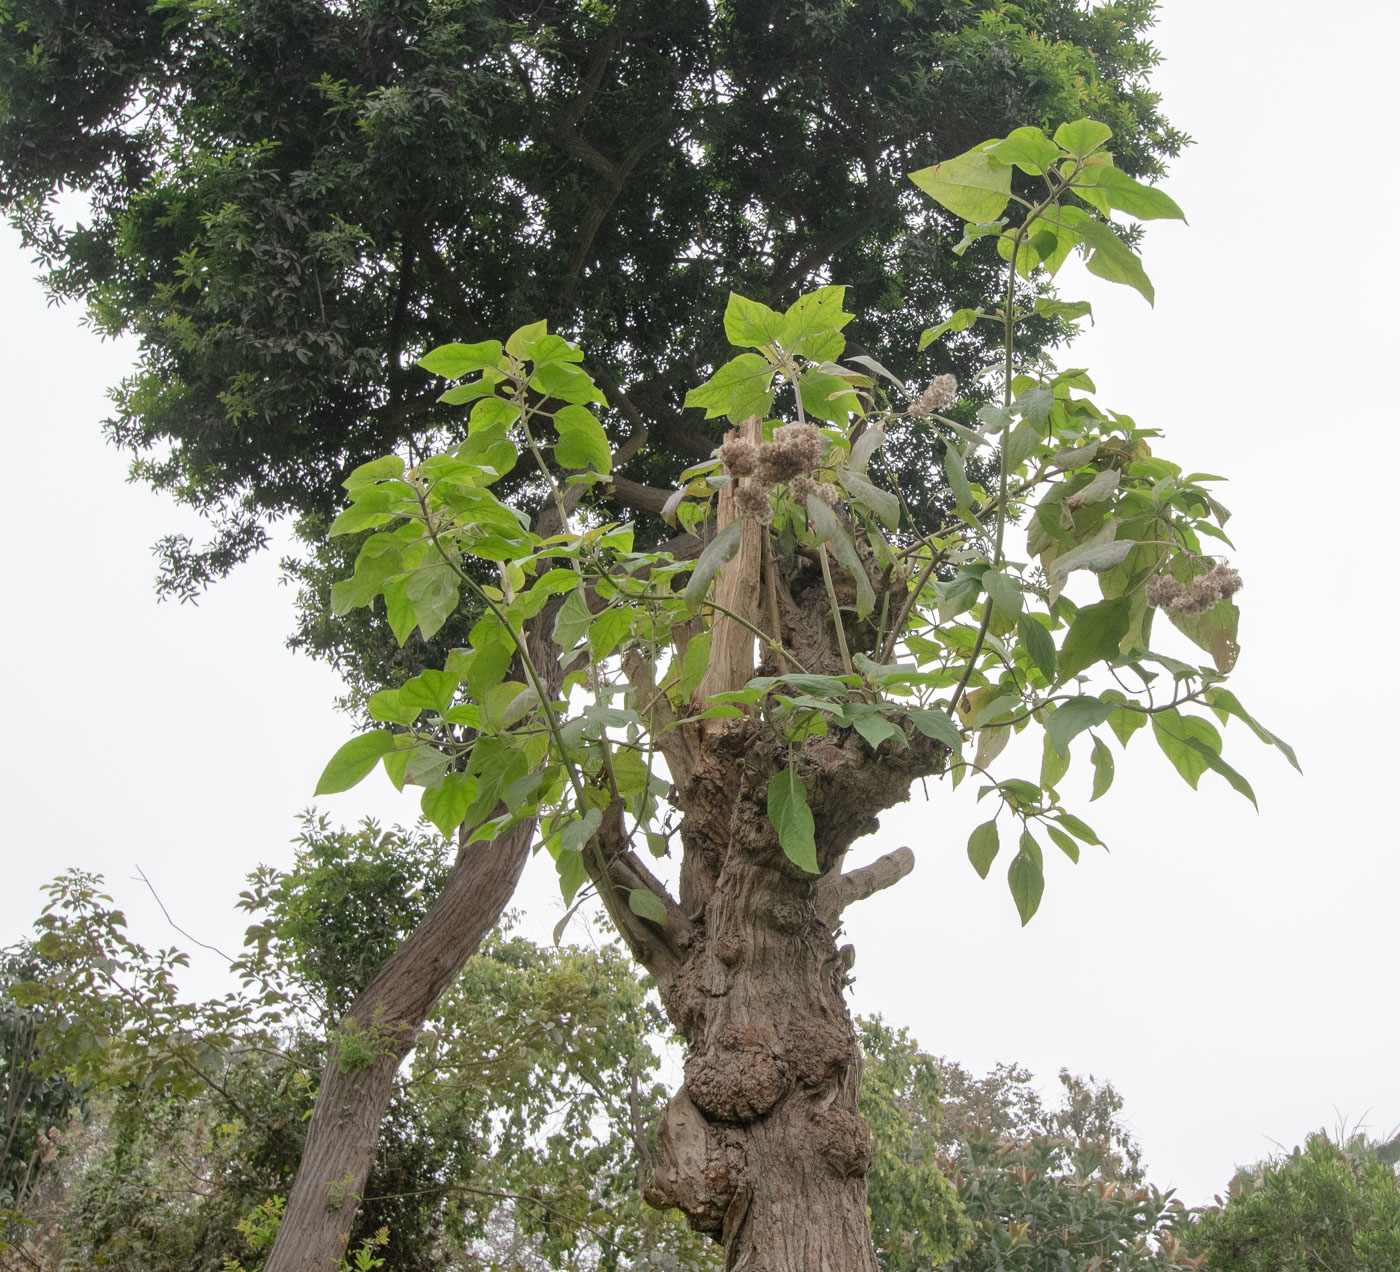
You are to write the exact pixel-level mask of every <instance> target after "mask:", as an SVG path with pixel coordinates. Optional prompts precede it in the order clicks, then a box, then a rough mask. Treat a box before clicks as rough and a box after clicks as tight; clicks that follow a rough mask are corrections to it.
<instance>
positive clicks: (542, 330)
mask: <svg viewBox="0 0 1400 1272" xmlns="http://www.w3.org/2000/svg"><path fill="white" fill-rule="evenodd" d="M548 331H549V324H548V323H547V322H545V320H544V319H543V318H541V319H540V320H539V321H538V322H532V323H527V324H526V325H525V326H523V327H517V328H516V329H515V330H514V331H513V332H511V334H510V337H509V338H508V339H507V340H506V352H507V353H508V354H510V355H511V357H513V358H528V357H529V356H530V350H529V348H528V346H529V345H531V344H533V343H534V342H535V341H536V340H540V339H542V338H543V337H544V336H545V334H546V333H547V332H548Z"/></svg>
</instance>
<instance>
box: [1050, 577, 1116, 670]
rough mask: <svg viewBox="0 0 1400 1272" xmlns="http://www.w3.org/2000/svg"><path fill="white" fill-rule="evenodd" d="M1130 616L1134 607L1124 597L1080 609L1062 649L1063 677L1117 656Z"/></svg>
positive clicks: (1061, 668)
mask: <svg viewBox="0 0 1400 1272" xmlns="http://www.w3.org/2000/svg"><path fill="white" fill-rule="evenodd" d="M1130 618H1131V606H1130V604H1129V602H1128V599H1127V598H1126V597H1122V596H1120V597H1117V598H1116V599H1114V600H1111V601H1100V602H1099V603H1098V604H1097V605H1086V606H1085V607H1084V608H1083V609H1081V610H1080V611H1079V613H1078V614H1076V615H1075V618H1074V622H1073V623H1071V624H1070V629H1069V634H1068V635H1067V636H1066V637H1065V643H1064V645H1063V646H1061V648H1060V659H1059V662H1060V677H1059V678H1060V680H1061V681H1064V680H1068V679H1070V678H1071V677H1072V676H1077V675H1078V674H1079V673H1080V672H1081V671H1084V670H1086V669H1087V668H1089V667H1092V666H1093V665H1094V664H1095V663H1096V662H1099V661H1101V660H1112V659H1114V658H1117V657H1118V647H1119V645H1120V644H1121V643H1122V641H1123V637H1124V636H1125V635H1126V634H1127V631H1128V622H1129V619H1130Z"/></svg>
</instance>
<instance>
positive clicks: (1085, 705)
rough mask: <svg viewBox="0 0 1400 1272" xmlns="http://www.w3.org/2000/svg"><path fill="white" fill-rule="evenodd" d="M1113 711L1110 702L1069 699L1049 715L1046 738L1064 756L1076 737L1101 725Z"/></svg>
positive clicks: (1087, 697) (1092, 699)
mask: <svg viewBox="0 0 1400 1272" xmlns="http://www.w3.org/2000/svg"><path fill="white" fill-rule="evenodd" d="M1113 711H1114V706H1113V704H1112V703H1111V702H1100V701H1099V699H1097V698H1091V697H1089V696H1087V695H1085V696H1083V697H1079V698H1071V699H1070V700H1069V701H1068V702H1062V703H1060V705H1059V706H1057V707H1056V708H1055V710H1054V711H1052V712H1051V713H1050V717H1049V719H1048V720H1047V721H1046V723H1045V732H1046V736H1047V737H1049V739H1050V744H1051V745H1052V746H1053V747H1054V748H1055V750H1057V751H1058V752H1059V753H1060V754H1061V755H1064V754H1066V753H1067V752H1068V751H1069V744H1070V742H1071V741H1073V740H1074V738H1075V737H1076V736H1078V735H1079V734H1080V733H1083V732H1084V730H1085V729H1092V728H1093V727H1094V726H1095V725H1096V724H1102V723H1103V722H1104V721H1105V720H1107V719H1108V717H1109V716H1111V715H1112V714H1113Z"/></svg>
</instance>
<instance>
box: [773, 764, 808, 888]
mask: <svg viewBox="0 0 1400 1272" xmlns="http://www.w3.org/2000/svg"><path fill="white" fill-rule="evenodd" d="M768 820H769V821H771V822H772V823H773V829H774V830H776V831H777V832H778V843H779V844H781V845H782V849H783V852H784V854H785V855H786V856H787V858H788V860H789V861H791V862H792V863H793V864H794V865H797V866H800V867H801V868H802V869H803V870H805V871H806V872H807V873H808V874H820V873H821V867H820V866H819V865H818V864H817V841H816V824H815V823H814V822H813V820H812V810H811V808H809V807H808V805H807V788H806V786H805V785H804V784H803V782H802V779H801V778H800V777H799V776H798V775H797V774H796V773H794V772H793V771H792V770H791V769H783V770H781V771H780V772H777V773H774V774H773V776H772V777H771V778H770V779H769V781H768Z"/></svg>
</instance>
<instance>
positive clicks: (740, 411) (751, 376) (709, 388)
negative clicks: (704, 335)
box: [685, 353, 774, 424]
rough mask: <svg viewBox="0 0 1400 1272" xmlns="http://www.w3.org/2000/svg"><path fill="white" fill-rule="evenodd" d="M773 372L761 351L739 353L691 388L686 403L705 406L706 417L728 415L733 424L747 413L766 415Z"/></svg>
mask: <svg viewBox="0 0 1400 1272" xmlns="http://www.w3.org/2000/svg"><path fill="white" fill-rule="evenodd" d="M773 374H774V369H773V365H772V363H770V362H769V361H768V359H767V358H765V357H764V356H763V355H762V354H761V353H741V354H740V355H739V356H738V357H737V358H731V359H730V360H729V361H728V362H726V363H725V364H724V365H723V366H722V367H720V369H719V370H718V371H716V372H715V373H714V375H712V376H711V377H710V378H709V379H708V380H706V381H705V383H704V384H702V385H699V386H698V387H696V388H693V389H691V390H690V392H689V393H687V394H686V395H685V404H686V406H701V407H704V408H705V418H706V419H707V420H712V419H714V418H715V416H717V415H727V416H728V417H729V418H730V419H731V420H733V421H734V423H736V424H738V423H739V422H740V421H741V420H745V419H747V418H748V417H749V416H750V415H767V414H768V409H769V408H770V407H771V406H772V405H773Z"/></svg>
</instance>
